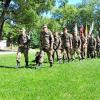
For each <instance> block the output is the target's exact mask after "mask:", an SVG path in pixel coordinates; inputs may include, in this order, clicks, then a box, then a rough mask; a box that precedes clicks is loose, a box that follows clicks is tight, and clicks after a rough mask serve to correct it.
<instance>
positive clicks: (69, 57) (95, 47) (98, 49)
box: [17, 25, 100, 67]
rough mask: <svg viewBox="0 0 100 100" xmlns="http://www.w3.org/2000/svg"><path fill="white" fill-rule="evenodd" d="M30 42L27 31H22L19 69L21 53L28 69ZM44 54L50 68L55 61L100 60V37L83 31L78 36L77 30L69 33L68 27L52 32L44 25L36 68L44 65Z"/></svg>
mask: <svg viewBox="0 0 100 100" xmlns="http://www.w3.org/2000/svg"><path fill="white" fill-rule="evenodd" d="M29 41H30V40H29V39H28V36H27V34H26V32H25V29H22V30H21V35H20V36H19V37H18V52H17V67H19V66H20V57H21V53H23V54H24V57H25V63H26V67H28V50H29ZM44 53H46V54H47V56H48V60H49V63H50V67H52V66H53V64H54V62H55V60H57V62H58V63H59V64H61V63H64V62H71V61H73V60H74V59H77V58H78V59H79V61H80V60H83V59H86V58H95V57H98V58H99V57H100V37H99V36H96V37H94V35H93V34H92V32H91V34H88V35H86V36H85V34H84V33H83V31H80V34H78V33H77V30H74V32H73V33H68V29H67V27H63V30H62V32H51V31H50V30H49V29H48V27H47V25H43V27H42V31H41V33H40V51H39V52H37V53H36V55H35V62H36V66H41V65H42V63H43V61H44ZM56 58H57V59H56Z"/></svg>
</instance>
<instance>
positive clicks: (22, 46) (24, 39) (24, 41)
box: [16, 28, 29, 67]
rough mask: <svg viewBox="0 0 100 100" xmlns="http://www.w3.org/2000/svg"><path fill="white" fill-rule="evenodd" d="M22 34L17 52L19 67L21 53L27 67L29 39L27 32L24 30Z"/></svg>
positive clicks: (18, 64) (19, 37)
mask: <svg viewBox="0 0 100 100" xmlns="http://www.w3.org/2000/svg"><path fill="white" fill-rule="evenodd" d="M20 32H21V34H20V35H19V36H18V51H17V59H16V60H17V67H19V66H20V58H21V53H23V54H24V57H25V63H26V67H27V66H28V60H29V59H28V50H29V38H28V36H27V34H26V30H25V29H24V28H22V30H21V31H20Z"/></svg>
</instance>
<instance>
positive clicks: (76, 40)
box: [72, 32, 81, 60]
mask: <svg viewBox="0 0 100 100" xmlns="http://www.w3.org/2000/svg"><path fill="white" fill-rule="evenodd" d="M80 48H81V40H80V37H79V36H78V35H77V33H76V32H74V34H73V37H72V60H74V56H75V53H76V54H77V55H78V58H79V60H80V59H81V56H80Z"/></svg>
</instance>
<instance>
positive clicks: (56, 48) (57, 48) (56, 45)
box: [53, 32, 62, 63]
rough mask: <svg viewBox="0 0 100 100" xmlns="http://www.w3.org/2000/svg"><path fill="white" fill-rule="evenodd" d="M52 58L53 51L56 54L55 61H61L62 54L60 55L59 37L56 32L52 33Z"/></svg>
mask: <svg viewBox="0 0 100 100" xmlns="http://www.w3.org/2000/svg"><path fill="white" fill-rule="evenodd" d="M53 49H54V53H53V59H55V57H54V56H55V53H56V55H57V61H58V62H59V63H61V60H62V55H61V37H60V36H59V33H58V32H55V33H54V44H53Z"/></svg>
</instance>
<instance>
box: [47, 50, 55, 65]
mask: <svg viewBox="0 0 100 100" xmlns="http://www.w3.org/2000/svg"><path fill="white" fill-rule="evenodd" d="M53 52H54V51H53V50H47V51H46V53H47V55H48V59H49V62H50V67H52V64H53V57H52V55H53Z"/></svg>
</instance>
